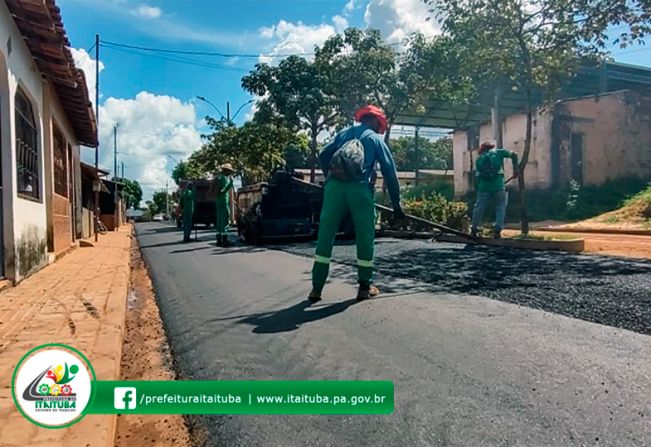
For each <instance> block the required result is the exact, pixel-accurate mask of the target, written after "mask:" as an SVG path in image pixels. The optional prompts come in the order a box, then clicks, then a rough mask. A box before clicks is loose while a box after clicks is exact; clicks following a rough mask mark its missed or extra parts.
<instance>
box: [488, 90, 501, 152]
mask: <svg viewBox="0 0 651 447" xmlns="http://www.w3.org/2000/svg"><path fill="white" fill-rule="evenodd" d="M494 101H495V102H494V105H493V109H492V110H491V118H492V121H493V138H495V144H496V145H497V147H499V148H501V147H503V146H504V141H503V135H502V110H501V109H502V104H501V102H502V91H501V88H500V84H497V86H496V87H495V98H494Z"/></svg>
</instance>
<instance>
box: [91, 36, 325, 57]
mask: <svg viewBox="0 0 651 447" xmlns="http://www.w3.org/2000/svg"><path fill="white" fill-rule="evenodd" d="M102 43H105V44H110V45H114V46H116V47H122V48H130V49H134V50H142V51H153V52H157V53H172V54H188V55H195V56H218V57H241V58H255V59H257V58H259V57H261V56H262V57H288V56H311V55H314V52H311V53H292V54H246V53H244V54H242V53H221V52H218V51H188V50H172V49H169V48H152V47H142V46H138V45H129V44H124V43H118V42H110V41H107V40H103V41H102Z"/></svg>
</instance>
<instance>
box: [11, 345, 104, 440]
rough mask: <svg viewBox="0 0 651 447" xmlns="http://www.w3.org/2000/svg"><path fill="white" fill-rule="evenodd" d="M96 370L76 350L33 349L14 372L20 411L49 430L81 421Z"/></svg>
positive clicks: (59, 346)
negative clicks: (93, 371) (93, 370)
mask: <svg viewBox="0 0 651 447" xmlns="http://www.w3.org/2000/svg"><path fill="white" fill-rule="evenodd" d="M91 372H92V367H91V365H90V363H89V362H88V360H87V359H86V358H85V357H84V356H83V354H81V353H80V352H79V351H77V350H76V349H74V348H72V347H70V346H66V345H61V344H49V345H43V346H39V347H37V348H35V349H32V350H31V351H30V352H28V353H27V355H25V356H24V357H23V358H22V359H21V360H20V362H19V363H18V365H17V366H16V369H15V370H14V376H13V380H12V393H13V397H14V403H15V404H16V407H17V408H18V410H19V411H20V412H21V413H22V415H23V416H25V417H26V418H27V419H28V420H30V421H31V422H33V423H34V424H36V425H39V426H41V427H46V428H63V427H68V426H70V425H72V424H74V423H75V422H78V421H79V420H80V419H81V417H82V416H83V412H84V410H85V409H86V406H87V405H88V402H89V401H90V397H91V389H92V386H91V385H92V380H93V379H94V373H93V376H92V377H91Z"/></svg>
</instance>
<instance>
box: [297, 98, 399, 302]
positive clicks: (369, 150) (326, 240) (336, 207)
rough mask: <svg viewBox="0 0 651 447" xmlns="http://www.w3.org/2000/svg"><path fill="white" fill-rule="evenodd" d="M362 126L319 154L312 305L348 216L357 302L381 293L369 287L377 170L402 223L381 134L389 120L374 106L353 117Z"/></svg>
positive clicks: (341, 135) (393, 168)
mask: <svg viewBox="0 0 651 447" xmlns="http://www.w3.org/2000/svg"><path fill="white" fill-rule="evenodd" d="M355 121H358V122H359V123H360V125H358V126H351V127H348V128H346V129H344V130H342V131H341V132H339V133H338V134H337V135H336V136H335V138H334V140H333V141H332V142H331V143H329V144H328V145H327V146H326V147H325V148H324V149H323V151H322V152H321V153H320V154H319V162H320V164H321V169H322V170H323V174H324V175H325V176H326V179H327V180H326V183H325V191H324V197H323V207H322V209H321V218H320V221H319V236H318V241H317V246H316V257H315V260H314V266H313V268H312V291H311V292H310V295H309V299H310V301H312V302H318V301H320V300H321V292H322V290H323V287H324V285H325V282H326V279H327V278H328V271H329V268H330V258H331V255H332V245H333V243H334V239H335V236H336V234H337V231H338V230H339V227H340V225H341V220H342V218H343V217H344V216H345V215H346V214H347V213H350V214H351V216H352V219H353V223H354V227H355V238H356V243H357V271H358V281H359V290H358V293H357V299H358V300H364V299H368V298H370V297H373V296H375V295H377V294H378V293H379V290H378V289H377V287H375V286H374V285H373V284H372V282H373V248H374V244H375V200H374V187H373V186H374V185H373V183H372V177H374V174H375V165H376V164H377V163H379V164H380V169H381V171H382V175H383V176H384V182H385V184H386V185H387V188H388V190H389V195H390V196H391V200H392V202H393V209H394V212H395V215H396V217H397V218H399V219H403V218H404V217H405V214H404V212H403V211H402V207H401V206H400V184H399V183H398V175H397V172H396V166H395V163H394V161H393V156H392V155H391V151H390V150H389V147H388V146H387V145H386V143H385V142H384V139H383V138H382V136H381V134H383V133H384V132H385V131H386V129H387V124H388V123H387V118H386V116H385V115H384V112H383V111H382V109H380V108H379V107H377V106H374V105H368V106H365V107H362V108H361V109H359V110H358V111H357V112H356V113H355Z"/></svg>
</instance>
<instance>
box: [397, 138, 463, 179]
mask: <svg viewBox="0 0 651 447" xmlns="http://www.w3.org/2000/svg"><path fill="white" fill-rule="evenodd" d="M391 151H392V152H393V157H394V159H395V162H396V167H397V168H398V170H399V171H415V170H416V169H451V168H452V139H451V138H441V139H438V140H436V141H430V140H428V139H426V138H419V139H418V152H417V151H416V139H415V138H414V137H401V138H397V139H392V140H391Z"/></svg>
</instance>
